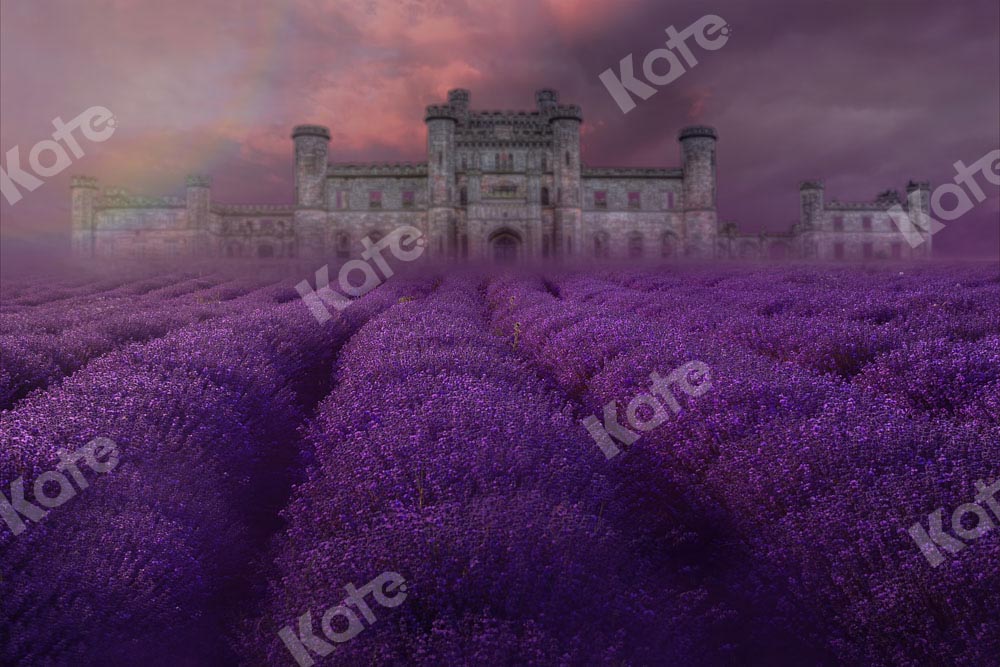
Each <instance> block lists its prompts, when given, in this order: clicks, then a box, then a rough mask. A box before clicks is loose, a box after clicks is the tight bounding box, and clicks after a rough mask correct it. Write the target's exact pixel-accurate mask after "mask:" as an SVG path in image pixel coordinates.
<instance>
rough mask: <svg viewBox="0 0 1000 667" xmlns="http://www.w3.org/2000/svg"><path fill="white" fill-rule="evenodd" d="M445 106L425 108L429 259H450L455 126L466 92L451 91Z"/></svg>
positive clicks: (452, 251) (453, 254)
mask: <svg viewBox="0 0 1000 667" xmlns="http://www.w3.org/2000/svg"><path fill="white" fill-rule="evenodd" d="M448 99H449V103H448V104H444V105H431V106H429V107H427V115H426V116H425V117H424V122H425V123H427V193H428V207H427V230H426V233H427V240H428V244H427V250H428V251H429V254H430V255H431V256H432V257H454V256H455V254H456V252H457V250H458V249H457V248H454V247H452V246H453V242H452V239H453V238H454V235H453V234H452V233H451V232H452V226H453V225H454V224H455V218H456V215H455V204H456V202H457V193H456V192H455V125H456V123H457V122H458V118H459V114H461V113H464V111H465V108H466V107H465V106H458V107H456V106H453V104H452V102H453V101H454V102H458V103H460V104H462V105H468V103H469V91H467V90H452V91H450V92H449V93H448Z"/></svg>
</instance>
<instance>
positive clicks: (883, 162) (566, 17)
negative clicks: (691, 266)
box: [0, 0, 1000, 255]
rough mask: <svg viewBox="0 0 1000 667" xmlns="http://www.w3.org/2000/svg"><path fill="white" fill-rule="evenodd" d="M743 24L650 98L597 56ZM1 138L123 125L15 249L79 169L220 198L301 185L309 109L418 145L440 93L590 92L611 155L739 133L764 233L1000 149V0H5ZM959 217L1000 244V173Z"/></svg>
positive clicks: (26, 216)
mask: <svg viewBox="0 0 1000 667" xmlns="http://www.w3.org/2000/svg"><path fill="white" fill-rule="evenodd" d="M705 14H718V15H720V16H722V17H723V18H724V19H726V20H727V21H728V22H729V24H730V26H731V28H732V35H731V37H730V39H729V42H728V43H727V44H726V45H725V46H724V47H723V48H722V49H720V50H718V51H713V52H704V51H699V50H698V48H697V47H694V48H695V50H696V53H697V55H698V58H699V60H700V63H699V64H698V65H697V66H696V67H694V68H692V69H690V71H688V72H686V73H685V74H684V75H683V76H682V77H681V78H679V79H678V80H676V81H674V82H673V83H671V84H669V85H667V86H666V87H664V88H663V89H662V90H660V91H659V92H658V93H657V94H656V95H654V96H653V97H651V98H650V99H649V100H647V101H645V102H640V103H639V105H638V106H637V107H636V109H634V110H633V111H631V112H630V113H629V114H627V115H625V114H623V113H622V112H621V111H620V110H619V108H618V107H617V106H616V105H615V104H614V102H613V100H612V99H611V97H610V95H609V94H608V93H607V91H606V90H605V89H604V87H603V86H602V85H601V83H600V81H599V79H598V75H599V74H600V73H601V72H602V71H603V70H605V69H607V68H608V67H612V66H616V65H617V63H618V62H619V60H620V59H621V58H622V57H624V56H625V55H627V54H629V53H633V54H634V55H635V59H636V61H637V62H641V60H642V58H643V57H644V56H645V54H646V53H647V52H648V51H650V50H651V49H653V48H657V47H660V46H663V41H664V39H665V35H664V29H665V28H667V27H668V26H671V25H673V26H676V27H677V28H684V27H686V26H688V25H690V24H691V23H693V22H695V21H696V20H697V19H698V18H700V17H702V16H704V15H705ZM0 57H2V61H0V93H2V94H0V149H2V151H3V152H4V153H6V151H8V150H9V149H11V148H12V147H14V146H19V147H20V150H21V153H22V161H23V160H24V157H23V156H24V154H26V153H27V152H28V151H29V150H30V148H31V147H32V146H33V145H34V144H35V143H36V142H37V141H39V140H41V139H44V138H46V137H48V136H49V135H51V134H52V132H53V128H52V121H53V119H55V118H62V119H63V120H69V119H70V118H73V117H74V116H76V115H77V114H78V113H80V112H81V111H83V110H84V109H87V108H89V107H91V106H94V105H101V106H105V107H107V108H109V109H111V110H112V111H113V112H114V114H115V116H116V119H117V123H118V129H117V130H116V132H115V134H114V136H113V137H111V138H110V139H109V140H107V141H106V142H103V143H99V144H93V143H87V142H86V141H84V142H83V143H82V147H83V149H84V151H85V155H84V156H83V157H82V158H81V159H79V160H78V161H77V162H76V163H75V164H74V165H73V166H72V167H71V168H70V169H68V170H66V171H65V172H64V173H62V174H60V175H58V176H55V177H53V178H51V179H50V180H48V181H47V182H46V183H45V184H44V185H43V186H41V187H40V188H39V189H37V190H36V191H34V192H31V193H28V194H26V196H25V198H24V199H23V200H22V201H20V202H18V203H17V204H16V205H14V206H10V205H8V204H7V202H6V201H4V200H2V198H0V232H2V238H3V240H4V243H5V244H6V249H7V251H8V252H10V251H11V250H16V249H18V248H21V247H22V246H23V245H24V242H25V240H26V239H29V238H32V237H35V236H38V237H48V238H57V237H58V236H59V235H65V234H66V233H67V232H68V226H69V211H68V203H69V193H68V183H69V176H70V174H75V173H85V174H89V175H93V176H97V177H98V178H99V179H100V181H101V183H102V185H121V186H124V187H127V188H128V189H130V190H132V191H134V192H137V193H144V194H162V193H181V192H182V183H183V178H184V175H185V174H186V173H189V172H196V171H197V172H205V173H209V174H211V175H212V176H213V177H214V189H213V197H214V199H216V200H217V201H223V202H290V201H291V197H292V145H291V140H290V139H289V133H290V129H291V127H292V126H293V125H296V124H298V123H307V122H308V123H321V124H323V125H327V126H329V127H330V128H331V130H332V134H333V140H332V142H331V160H334V161H350V160H366V161H367V160H419V159H422V157H423V155H424V146H425V141H426V137H425V128H424V125H423V115H422V114H423V108H424V106H426V105H427V104H430V103H434V102H436V101H439V100H442V99H443V98H444V96H445V94H446V91H447V90H448V89H449V88H455V87H464V88H469V89H471V90H472V105H473V106H474V107H478V108H488V109H519V108H530V107H532V106H533V104H534V100H533V93H534V90H535V89H537V88H541V87H554V88H557V89H559V91H560V95H561V99H562V101H564V102H572V103H578V104H580V105H582V107H583V112H584V117H585V124H584V134H583V141H584V160H585V161H586V162H587V163H589V164H592V165H635V166H641V165H668V166H676V165H679V156H678V146H677V142H676V133H677V130H678V129H679V128H680V127H682V126H684V125H686V124H691V123H706V124H711V125H714V126H715V127H716V128H718V131H719V137H720V140H719V146H718V163H719V207H720V215H721V217H722V219H724V220H731V221H736V222H738V223H739V224H740V225H741V227H742V228H743V229H744V230H752V231H758V230H787V229H788V227H789V226H790V225H791V224H792V223H794V222H795V221H796V219H797V217H798V189H797V186H798V182H799V181H801V180H803V179H807V178H817V179H823V180H824V181H825V183H826V193H827V198H828V199H840V200H852V201H853V200H867V199H871V198H873V197H874V195H875V194H876V193H877V192H878V191H880V190H883V189H886V188H897V189H900V190H902V189H903V187H904V186H905V184H906V181H907V180H908V179H909V178H917V179H922V180H930V181H931V182H932V184H939V183H942V182H943V181H950V180H951V179H952V178H953V176H954V174H955V172H954V168H953V166H952V165H953V164H954V163H955V162H956V161H958V160H962V161H964V162H966V163H967V164H968V163H971V162H974V161H975V160H978V159H979V158H981V157H982V156H984V155H985V154H987V153H988V152H990V151H991V150H994V149H997V148H1000V83H998V82H1000V3H998V2H997V0H963V1H962V2H938V1H935V2H924V1H922V0H907V1H898V2H895V1H892V0H880V1H872V0H851V1H847V2H843V1H841V2H821V1H808V0H773V1H755V2H747V1H745V0H744V1H739V0H718V1H715V2H693V1H684V2H676V1H672V0H648V1H635V2H632V1H623V2H610V1H608V0H595V1H590V0H534V1H528V0H523V1H522V0H482V1H480V0H475V1H474V0H466V1H465V2H461V1H455V2H452V1H449V0H426V1H425V0H401V1H400V0H392V1H389V0H373V1H370V2H366V1H364V0H355V1H346V0H343V1H340V0H326V1H323V0H309V1H305V0H303V1H302V2H282V1H280V0H269V1H268V2H259V1H256V0H255V1H249V0H244V1H240V0H228V1H222V0H196V1H195V0H164V1H161V2H154V1H150V0H142V1H139V0H136V1H134V2H133V1H131V0H88V1H87V2H80V1H78V0H0ZM985 188H986V193H987V195H988V198H987V200H986V201H984V202H982V203H981V204H978V205H977V207H976V208H975V209H974V210H973V211H972V212H970V213H968V214H967V215H966V216H964V217H963V218H961V219H959V220H956V221H954V222H951V223H949V224H948V226H947V228H946V229H945V230H943V231H942V232H941V233H940V234H939V235H937V236H935V244H936V247H937V248H938V249H940V250H941V251H942V252H945V253H975V254H979V255H983V254H991V255H995V254H997V253H998V252H1000V188H997V187H996V186H989V185H986V186H985Z"/></svg>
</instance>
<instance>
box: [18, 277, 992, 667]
mask: <svg viewBox="0 0 1000 667" xmlns="http://www.w3.org/2000/svg"><path fill="white" fill-rule="evenodd" d="M298 279H299V278H298V276H297V275H296V276H295V277H291V278H290V277H288V276H285V277H283V278H282V279H280V280H279V281H276V280H275V279H273V278H269V277H267V276H264V275H254V276H245V277H234V276H222V275H215V274H199V273H195V272H190V271H189V272H176V273H172V274H170V275H157V276H148V275H142V274H140V273H137V272H135V271H131V272H127V273H122V274H119V275H110V276H87V275H75V276H65V275H50V276H44V277H38V278H34V279H28V278H19V279H17V280H13V281H6V282H5V284H4V285H3V287H2V289H0V355H2V365H0V409H3V412H0V438H2V440H0V484H3V486H2V489H3V491H4V494H5V495H6V496H8V497H9V493H8V492H9V491H10V483H11V482H12V481H14V480H15V479H17V478H23V479H24V480H25V481H26V485H27V486H30V484H31V482H32V480H34V479H36V478H38V476H39V475H42V474H44V473H46V472H47V471H52V470H55V469H56V466H57V465H58V463H59V459H58V455H57V450H59V449H71V450H72V449H75V448H79V447H81V446H83V445H84V444H85V443H87V442H89V441H90V440H91V439H93V438H95V437H106V438H110V439H112V440H113V441H114V442H116V443H117V444H118V447H119V452H120V456H121V462H120V464H119V465H118V467H116V468H115V469H114V470H113V471H111V472H109V473H107V474H106V475H102V476H99V477H96V478H95V477H91V478H90V482H91V485H90V487H89V488H88V489H86V490H85V491H82V492H80V493H79V494H78V495H77V496H76V497H75V498H73V500H72V502H71V503H67V504H66V505H64V506H61V507H59V508H56V509H53V510H52V511H51V512H50V513H49V515H48V516H46V517H45V518H44V519H43V520H42V521H41V522H38V523H36V522H31V521H29V522H28V529H27V530H26V531H25V532H24V533H22V534H19V535H14V534H13V533H12V532H11V531H9V530H7V525H6V524H5V523H0V663H2V664H5V665H6V664H10V665H31V666H32V667H34V666H36V665H41V666H51V667H55V666H62V665H110V666H112V667H114V666H117V665H122V666H126V665H127V666H132V665H154V666H155V665H171V666H173V665H212V666H215V665H250V666H258V665H295V664H296V663H295V660H294V658H293V657H292V654H291V653H290V652H289V651H288V649H287V648H286V646H285V644H284V643H283V642H282V640H281V639H280V638H279V636H278V631H279V630H281V629H282V628H283V627H285V626H291V627H294V628H296V630H297V629H298V618H299V617H300V616H301V615H302V614H303V613H305V612H307V611H309V612H311V613H312V615H313V617H314V619H315V628H316V632H317V635H318V636H321V637H322V634H321V633H320V630H319V617H320V616H322V613H323V611H324V610H326V609H328V608H329V607H330V606H331V605H335V604H337V603H338V602H339V601H340V600H341V599H343V598H344V597H345V595H346V594H345V591H344V586H346V585H348V584H352V583H353V584H354V585H357V586H360V585H362V584H364V583H365V582H368V581H370V580H372V579H373V578H375V577H376V576H378V575H379V574H381V573H383V572H387V571H391V572H398V573H400V574H401V575H402V576H403V577H404V578H405V580H406V586H407V588H406V599H405V600H404V601H403V603H402V604H401V605H399V606H398V607H394V608H382V607H373V609H374V610H375V612H376V614H377V617H378V618H377V620H376V621H374V622H371V623H365V629H364V632H362V633H361V634H359V635H358V636H356V637H355V638H353V639H351V640H350V641H348V642H345V643H339V644H336V646H335V648H334V650H333V652H332V653H330V655H328V656H326V657H321V656H319V655H315V656H314V657H315V658H316V659H317V664H321V665H322V664H330V665H333V664H342V665H356V664H377V665H397V664H415V665H465V664H469V665H472V664H480V665H494V664H509V665H515V664H518V665H520V664H530V665H660V664H664V665H669V664H694V665H736V664H739V665H886V666H889V665H893V666H895V665H927V664H941V665H989V664H995V663H996V656H997V655H1000V621H998V619H1000V579H998V577H997V574H996V573H997V567H996V562H997V560H998V557H1000V542H998V534H1000V530H993V531H991V532H989V533H987V534H985V535H983V536H982V537H981V538H979V539H978V540H976V541H974V542H969V544H968V546H967V547H966V548H964V549H963V550H962V551H960V552H958V553H956V554H950V553H947V554H946V555H947V559H946V560H945V562H944V563H943V564H941V565H940V566H938V567H932V566H931V564H930V563H929V562H928V561H927V559H925V557H924V556H923V555H922V554H921V551H920V549H919V548H918V546H917V545H916V543H915V542H914V541H913V539H911V537H910V536H909V535H908V533H907V529H908V528H909V527H910V526H912V525H913V524H914V523H917V522H922V523H923V524H924V525H926V522H927V520H928V514H929V513H931V512H933V511H935V510H937V509H938V508H944V509H945V515H946V517H947V518H946V522H947V521H948V520H950V516H951V512H952V510H954V509H955V508H958V507H960V506H962V505H963V504H966V503H969V502H970V501H971V500H972V499H973V498H974V497H975V496H976V487H975V484H976V482H977V481H979V480H986V481H990V480H993V479H996V478H997V477H998V476H1000V274H998V271H997V269H996V267H994V266H982V265H971V264H970V265H960V266H935V265H928V266H924V267H920V268H905V269H904V270H902V271H900V270H899V268H894V269H892V270H888V269H874V268H871V269H869V268H861V267H795V266H790V267H781V268H776V267H758V268H753V269H749V268H747V267H735V266H734V267H728V268H711V269H708V268H695V267H688V268H683V269H680V268H674V269H670V268H664V269H657V270H652V269H636V268H602V269H594V270H590V271H579V270H561V271H548V272H544V273H541V274H530V275H529V274H521V275H518V274H506V275H495V274H486V273H482V274H453V275H439V276H435V275H431V276H423V277H421V276H411V277H406V276H403V275H398V276H395V277H393V278H392V279H391V280H389V281H387V282H386V283H385V284H383V285H382V286H381V287H379V288H378V289H376V290H375V291H373V292H371V293H369V294H367V295H366V296H364V297H362V298H360V299H358V300H357V301H356V302H355V303H353V304H352V305H351V306H349V307H348V308H347V309H345V310H344V311H343V312H342V313H340V314H338V315H337V316H336V317H335V318H333V319H331V320H330V321H329V322H327V323H325V324H322V325H320V324H318V323H317V322H316V320H315V319H314V318H313V316H312V315H311V313H310V312H309V311H308V309H307V308H306V307H305V306H304V305H303V304H302V303H301V302H300V301H299V300H298V298H297V295H296V293H295V290H294V284H295V282H296V281H297V280H298ZM694 359H697V360H701V361H703V362H705V363H706V364H708V366H709V367H710V368H711V374H712V387H711V390H710V391H709V392H707V393H705V394H704V395H702V396H699V397H698V398H697V399H696V400H682V402H681V410H680V412H679V413H677V414H673V413H671V414H670V416H669V418H668V419H667V420H666V421H665V422H664V423H663V424H662V425H660V426H658V427H657V428H655V429H652V430H650V431H646V432H643V433H642V434H641V437H640V438H639V439H638V440H637V441H636V442H635V444H633V445H631V446H627V447H626V446H623V447H622V450H623V451H622V453H621V454H620V455H619V456H617V457H616V458H614V459H612V460H607V459H606V458H605V456H604V455H603V454H602V452H601V450H600V449H599V448H598V447H597V446H596V444H595V442H594V440H593V439H592V438H591V437H590V435H589V434H588V432H587V430H586V429H585V428H584V426H583V425H582V423H581V420H582V419H583V418H585V417H587V416H589V415H594V414H601V413H602V410H603V406H604V405H605V404H606V403H607V402H609V401H617V402H619V404H621V405H623V406H624V404H626V403H627V402H628V400H629V399H630V398H631V397H633V396H635V395H637V394H639V393H641V392H644V391H648V385H649V380H648V378H649V375H650V373H652V372H659V373H661V374H664V375H665V374H667V373H669V372H670V370H671V369H673V368H676V367H678V366H680V365H681V364H684V363H685V362H688V361H690V360H694ZM623 412H624V410H623ZM622 418H624V414H623V415H622ZM948 526H950V524H948V523H946V528H947V527H948ZM968 527H969V526H966V528H968Z"/></svg>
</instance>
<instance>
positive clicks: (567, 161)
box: [566, 151, 569, 167]
mask: <svg viewBox="0 0 1000 667" xmlns="http://www.w3.org/2000/svg"><path fill="white" fill-rule="evenodd" d="M566 166H567V167H568V166H569V151H566Z"/></svg>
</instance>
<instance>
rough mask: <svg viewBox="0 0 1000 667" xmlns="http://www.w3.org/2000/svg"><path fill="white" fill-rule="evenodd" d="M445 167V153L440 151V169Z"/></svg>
mask: <svg viewBox="0 0 1000 667" xmlns="http://www.w3.org/2000/svg"><path fill="white" fill-rule="evenodd" d="M443 166H444V153H442V152H441V151H438V169H440V168H441V167H443Z"/></svg>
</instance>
